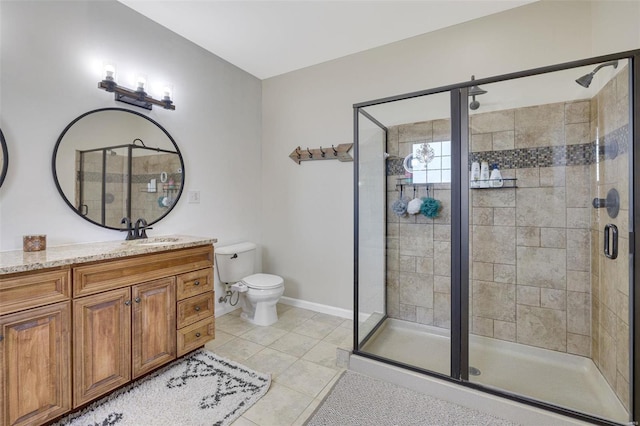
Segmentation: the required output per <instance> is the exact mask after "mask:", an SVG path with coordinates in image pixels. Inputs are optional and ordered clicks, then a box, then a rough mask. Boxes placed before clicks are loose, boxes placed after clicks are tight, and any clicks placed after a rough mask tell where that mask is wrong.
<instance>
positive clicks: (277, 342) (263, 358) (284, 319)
mask: <svg viewBox="0 0 640 426" xmlns="http://www.w3.org/2000/svg"><path fill="white" fill-rule="evenodd" d="M277 307H278V322H277V323H275V324H273V325H271V326H269V327H260V326H255V325H253V324H250V323H248V322H247V321H245V320H243V319H241V318H240V312H241V310H240V309H237V310H235V311H233V312H230V313H228V314H226V315H222V316H220V317H218V318H216V338H215V340H212V341H211V342H209V343H207V344H206V345H205V348H207V349H208V350H210V351H212V352H215V353H217V354H219V355H220V356H223V357H225V358H228V359H231V360H234V361H237V362H239V363H241V364H244V365H246V366H248V367H250V368H253V369H254V370H256V371H260V372H263V373H271V379H272V383H271V388H270V389H269V391H268V392H267V394H266V395H265V396H264V397H262V399H261V400H260V401H258V402H257V403H256V404H255V405H254V406H253V407H251V408H250V409H249V410H247V412H246V413H244V415H243V416H242V417H240V418H239V419H238V420H236V421H235V422H234V423H233V425H234V426H256V425H257V426H289V425H302V424H303V423H304V421H305V420H306V419H307V418H308V417H309V416H310V415H311V413H313V411H314V410H315V409H316V407H317V406H318V404H319V403H320V401H322V399H323V398H324V397H325V395H326V394H327V392H328V391H329V390H330V389H331V387H332V386H333V384H334V383H335V382H336V380H337V379H338V377H340V375H341V374H342V372H343V371H344V368H341V367H339V366H338V365H337V364H336V350H337V348H339V347H340V348H350V347H351V346H352V339H353V338H352V335H353V331H352V330H353V322H352V321H351V320H345V319H344V318H339V317H334V316H331V315H326V314H320V313H317V312H313V311H309V310H306V309H300V308H295V307H292V306H288V305H283V304H278V306H277Z"/></svg>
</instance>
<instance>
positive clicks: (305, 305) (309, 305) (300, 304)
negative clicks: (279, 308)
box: [280, 296, 353, 319]
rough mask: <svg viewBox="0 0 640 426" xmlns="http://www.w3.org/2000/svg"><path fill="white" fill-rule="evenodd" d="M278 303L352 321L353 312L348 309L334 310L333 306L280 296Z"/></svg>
mask: <svg viewBox="0 0 640 426" xmlns="http://www.w3.org/2000/svg"><path fill="white" fill-rule="evenodd" d="M280 303H283V304H285V305H289V306H294V307H296V308H302V309H308V310H310V311H314V312H320V313H321V314H327V315H333V316H335V317H340V318H346V319H353V311H352V310H350V309H343V308H336V307H335V306H329V305H322V304H320V303H315V302H307V301H306V300H300V299H294V298H292V297H286V296H282V297H281V298H280Z"/></svg>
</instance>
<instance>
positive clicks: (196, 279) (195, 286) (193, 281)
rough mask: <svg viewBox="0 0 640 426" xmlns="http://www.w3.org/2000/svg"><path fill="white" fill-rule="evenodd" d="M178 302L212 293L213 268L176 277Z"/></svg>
mask: <svg viewBox="0 0 640 426" xmlns="http://www.w3.org/2000/svg"><path fill="white" fill-rule="evenodd" d="M176 283H177V285H178V292H177V298H178V300H182V299H186V298H187V297H191V296H195V295H198V294H202V293H206V292H211V291H213V268H207V269H201V270H199V271H193V272H189V273H187V274H182V275H178V276H177V280H176Z"/></svg>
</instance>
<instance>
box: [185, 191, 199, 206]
mask: <svg viewBox="0 0 640 426" xmlns="http://www.w3.org/2000/svg"><path fill="white" fill-rule="evenodd" d="M187 202H188V203H190V204H200V191H189V192H188V193H187Z"/></svg>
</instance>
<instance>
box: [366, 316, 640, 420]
mask: <svg viewBox="0 0 640 426" xmlns="http://www.w3.org/2000/svg"><path fill="white" fill-rule="evenodd" d="M362 351H363V352H367V353H371V354H374V355H378V356H380V357H383V358H387V359H391V360H394V361H397V362H401V363H404V364H409V365H412V366H415V367H419V368H423V369H425V370H430V371H435V372H438V373H442V374H446V375H448V374H450V359H449V358H450V347H449V336H448V332H447V330H443V329H439V328H436V327H430V326H426V325H421V324H416V323H411V322H407V321H401V320H396V319H387V320H386V321H385V322H384V324H383V325H382V326H381V327H380V328H379V329H378V330H377V331H376V333H375V334H374V335H373V336H372V337H371V339H369V341H368V342H367V343H366V345H365V346H364V348H363V349H362ZM469 360H470V361H469V364H470V366H472V367H475V368H476V369H478V370H480V373H481V374H480V375H479V376H471V375H470V381H471V382H474V383H479V384H482V385H484V386H489V387H493V388H496V389H500V390H505V391H508V392H511V393H515V394H519V395H523V396H527V397H531V398H534V399H538V400H540V401H545V402H550V403H552V404H554V405H559V406H562V407H565V408H569V409H572V410H575V411H579V412H583V413H588V414H592V415H596V416H599V417H603V418H606V419H609V420H614V421H617V422H621V423H626V422H628V419H629V415H628V413H627V411H626V410H625V408H624V406H623V405H622V404H621V402H620V400H619V399H618V398H617V397H616V395H615V394H614V393H613V391H612V390H611V388H610V386H609V385H608V383H607V382H606V381H605V379H604V377H602V375H601V374H600V372H599V371H598V368H597V367H596V366H595V364H594V363H593V361H591V360H590V359H589V358H585V357H581V356H577V355H570V354H566V353H561V352H556V351H551V350H547V349H541V348H536V347H532V346H527V345H522V344H518V343H512V342H505V341H502V340H498V339H491V338H487V337H481V336H475V335H472V336H470V344H469Z"/></svg>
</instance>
